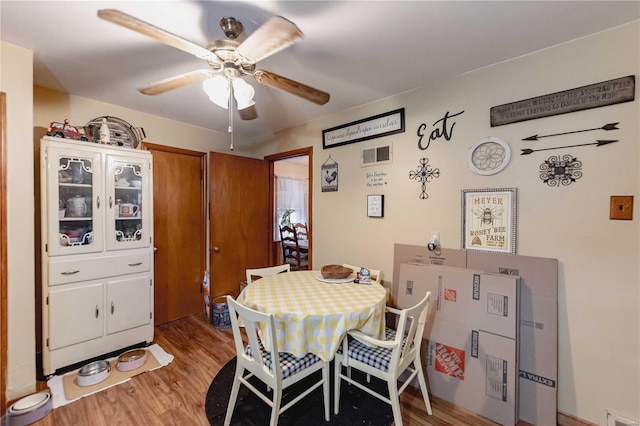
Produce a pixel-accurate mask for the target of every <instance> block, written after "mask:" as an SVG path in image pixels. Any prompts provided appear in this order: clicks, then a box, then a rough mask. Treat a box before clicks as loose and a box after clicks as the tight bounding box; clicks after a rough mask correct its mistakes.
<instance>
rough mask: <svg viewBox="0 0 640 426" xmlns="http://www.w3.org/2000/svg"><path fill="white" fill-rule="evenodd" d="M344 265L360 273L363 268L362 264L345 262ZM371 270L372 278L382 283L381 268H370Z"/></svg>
mask: <svg viewBox="0 0 640 426" xmlns="http://www.w3.org/2000/svg"><path fill="white" fill-rule="evenodd" d="M342 266H344V267H345V268H349V269H351V270H352V271H353V272H354V273H358V272H360V269H362V268H361V267H360V266H355V265H349V264H348V263H343V264H342ZM365 268H366V266H365ZM367 269H369V268H367ZM369 271H370V272H371V279H372V280H374V281H377V282H379V283H380V284H382V273H381V272H380V269H369Z"/></svg>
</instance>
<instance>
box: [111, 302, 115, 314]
mask: <svg viewBox="0 0 640 426" xmlns="http://www.w3.org/2000/svg"><path fill="white" fill-rule="evenodd" d="M114 310H115V306H113V302H111V315H113V311H114Z"/></svg>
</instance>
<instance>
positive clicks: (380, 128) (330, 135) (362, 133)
mask: <svg viewBox="0 0 640 426" xmlns="http://www.w3.org/2000/svg"><path fill="white" fill-rule="evenodd" d="M403 132H404V108H400V109H396V110H394V111H389V112H385V113H384V114H378V115H375V116H373V117H368V118H364V119H362V120H358V121H354V122H352V123H348V124H343V125H340V126H336V127H332V128H330V129H327V130H323V131H322V148H323V149H327V148H333V147H336V146H340V145H346V144H349V143H354V142H361V141H366V140H368V139H373V138H379V137H382V136H389V135H394V134H396V133H403Z"/></svg>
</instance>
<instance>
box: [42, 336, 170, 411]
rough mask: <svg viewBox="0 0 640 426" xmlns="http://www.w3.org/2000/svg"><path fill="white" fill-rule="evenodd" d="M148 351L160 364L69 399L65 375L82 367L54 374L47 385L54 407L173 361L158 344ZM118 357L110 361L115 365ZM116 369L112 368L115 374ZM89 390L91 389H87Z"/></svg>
mask: <svg viewBox="0 0 640 426" xmlns="http://www.w3.org/2000/svg"><path fill="white" fill-rule="evenodd" d="M145 349H146V350H147V351H149V352H150V353H151V354H153V356H154V357H155V359H156V360H157V361H158V363H159V365H158V366H156V367H154V368H151V369H142V367H141V369H140V371H135V370H134V371H131V372H129V373H132V374H128V377H124V378H123V379H122V380H119V381H116V382H114V383H108V384H107V385H105V386H102V387H100V386H97V385H94V386H96V388H95V390H92V391H89V392H87V393H86V394H84V395H82V396H81V397H79V398H74V399H67V398H66V396H65V392H64V380H65V376H72V375H73V376H75V375H77V374H78V370H80V368H78V369H77V370H74V371H71V372H69V373H66V374H64V375H61V376H53V377H52V378H51V379H49V380H48V381H47V385H48V386H49V389H51V396H52V398H53V408H58V407H62V406H63V405H67V404H69V403H71V402H73V401H77V400H78V399H80V398H82V397H85V396H88V395H92V394H94V393H97V392H101V391H103V390H105V389H107V388H110V387H113V386H116V385H119V384H120V383H124V382H126V381H128V380H131V377H133V376H136V375H137V374H140V373H143V372H145V371H153V370H156V369H158V368H160V367H164V366H165V365H168V364H169V363H171V361H173V355H170V354H168V353H166V352H165V351H164V349H162V348H161V347H160V346H159V345H158V344H153V345H151V346H149V347H147V348H145ZM117 359H118V357H117V356H115V357H113V358H109V361H110V362H111V363H112V365H114V363H115V362H116V361H117ZM113 373H114V371H113V370H112V373H111V374H113ZM87 390H89V389H87Z"/></svg>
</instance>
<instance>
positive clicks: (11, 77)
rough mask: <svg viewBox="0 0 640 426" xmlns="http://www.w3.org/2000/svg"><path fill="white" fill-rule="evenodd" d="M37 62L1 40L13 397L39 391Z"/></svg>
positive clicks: (9, 373) (9, 362)
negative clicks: (35, 152) (35, 151)
mask: <svg viewBox="0 0 640 426" xmlns="http://www.w3.org/2000/svg"><path fill="white" fill-rule="evenodd" d="M32 63H33V53H32V52H31V51H29V50H26V49H23V48H21V47H17V46H14V45H12V44H8V43H2V42H0V91H3V92H6V94H7V127H6V129H7V162H6V164H7V170H6V173H7V247H8V265H7V268H8V275H7V306H8V308H7V310H8V313H7V322H8V325H7V327H8V341H7V346H8V348H7V350H8V352H7V392H6V394H7V399H8V400H10V399H12V398H14V397H16V396H20V395H24V394H25V393H29V392H31V391H33V390H35V381H34V379H35V369H36V366H35V362H34V360H35V334H34V331H35V304H34V302H33V301H34V294H35V293H34V291H35V288H34V286H33V283H34V281H35V276H34V268H33V259H34V244H33V241H34V236H35V234H34V214H33V211H34V198H33V167H34V162H33V124H32V121H33V89H32V86H33V74H32ZM14 325H19V326H17V327H14Z"/></svg>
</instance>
